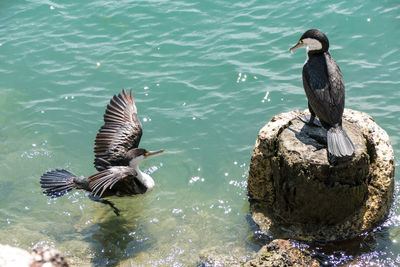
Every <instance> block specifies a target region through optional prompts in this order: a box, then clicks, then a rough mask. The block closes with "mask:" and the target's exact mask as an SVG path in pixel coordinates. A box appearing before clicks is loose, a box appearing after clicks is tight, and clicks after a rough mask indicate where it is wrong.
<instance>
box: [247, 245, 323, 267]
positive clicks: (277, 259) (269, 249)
mask: <svg viewBox="0 0 400 267" xmlns="http://www.w3.org/2000/svg"><path fill="white" fill-rule="evenodd" d="M256 266H257V267H258V266H260V267H261V266H265V267H272V266H276V267H280V266H310V267H317V266H320V264H319V262H318V261H316V260H315V259H313V258H312V257H311V256H310V255H308V253H306V252H304V251H301V250H299V249H297V248H295V247H293V246H292V245H291V244H290V242H289V241H288V240H282V239H275V240H273V241H272V242H271V243H269V244H268V245H266V246H263V247H262V248H261V249H260V251H258V253H257V257H256V258H255V259H253V260H250V261H248V262H246V263H245V264H244V267H256Z"/></svg>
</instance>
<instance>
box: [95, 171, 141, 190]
mask: <svg viewBox="0 0 400 267" xmlns="http://www.w3.org/2000/svg"><path fill="white" fill-rule="evenodd" d="M136 175H137V173H136V171H135V170H134V169H133V168H131V167H128V166H114V167H111V168H109V169H106V170H104V171H101V172H98V173H96V174H94V175H92V176H90V177H89V178H88V181H89V187H90V190H91V191H92V194H93V195H94V196H99V197H102V196H103V194H104V192H105V191H106V190H107V189H109V190H112V189H113V186H114V185H115V184H116V183H118V182H120V181H122V180H123V179H125V178H128V177H132V176H134V177H136Z"/></svg>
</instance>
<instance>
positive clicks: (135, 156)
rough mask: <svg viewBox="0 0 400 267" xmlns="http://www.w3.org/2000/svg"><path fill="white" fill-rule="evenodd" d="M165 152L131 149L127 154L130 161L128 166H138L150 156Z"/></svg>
mask: <svg viewBox="0 0 400 267" xmlns="http://www.w3.org/2000/svg"><path fill="white" fill-rule="evenodd" d="M163 152H165V150H163V149H161V150H157V151H147V150H146V149H144V148H133V149H131V150H129V151H128V152H127V158H128V159H130V163H129V164H130V165H132V164H136V165H138V164H139V163H140V162H142V161H143V160H145V159H146V158H149V157H151V156H154V155H157V154H160V153H163Z"/></svg>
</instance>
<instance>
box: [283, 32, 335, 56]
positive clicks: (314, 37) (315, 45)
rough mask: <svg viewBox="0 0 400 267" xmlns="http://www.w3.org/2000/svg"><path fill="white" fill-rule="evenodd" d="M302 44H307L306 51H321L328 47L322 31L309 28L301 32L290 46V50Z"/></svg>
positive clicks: (326, 49) (327, 41)
mask: <svg viewBox="0 0 400 267" xmlns="http://www.w3.org/2000/svg"><path fill="white" fill-rule="evenodd" d="M302 46H307V48H308V50H307V51H308V53H323V52H327V51H328V49H329V40H328V38H327V37H326V35H325V34H324V33H323V32H321V31H319V30H316V29H311V30H308V31H306V32H305V33H303V35H302V36H301V37H300V40H299V42H298V43H297V44H296V45H295V46H293V47H292V48H290V52H293V50H295V49H297V48H299V47H302Z"/></svg>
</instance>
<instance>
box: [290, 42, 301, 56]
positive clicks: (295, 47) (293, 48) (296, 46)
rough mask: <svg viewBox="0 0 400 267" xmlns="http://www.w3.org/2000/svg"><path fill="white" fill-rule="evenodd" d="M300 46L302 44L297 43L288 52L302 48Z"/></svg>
mask: <svg viewBox="0 0 400 267" xmlns="http://www.w3.org/2000/svg"><path fill="white" fill-rule="evenodd" d="M302 46H304V43H303V42H301V41H299V42H298V43H297V44H296V45H295V46H293V47H291V48H290V50H289V51H290V53H293V51H294V50H296V49H297V48H299V47H302Z"/></svg>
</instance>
